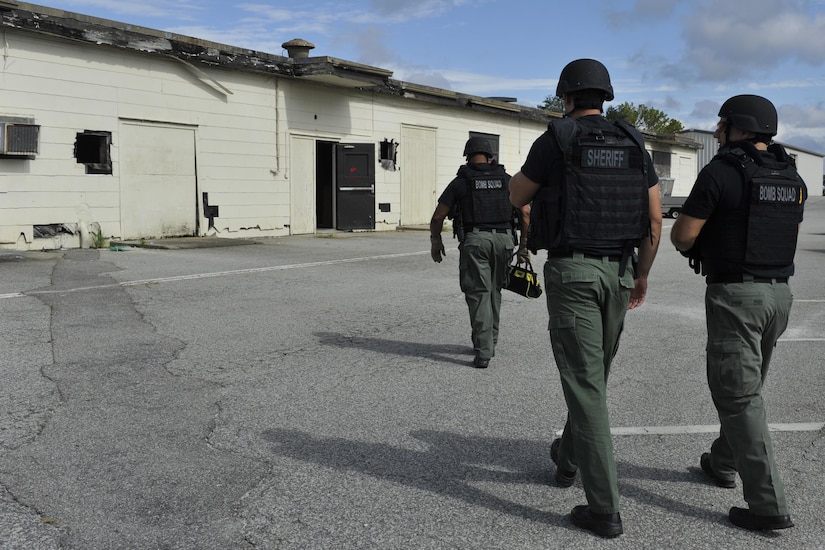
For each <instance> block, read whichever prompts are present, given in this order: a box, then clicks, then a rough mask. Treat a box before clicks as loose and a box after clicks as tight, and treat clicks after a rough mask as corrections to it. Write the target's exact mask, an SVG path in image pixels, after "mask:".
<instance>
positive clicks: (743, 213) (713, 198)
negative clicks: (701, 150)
mask: <svg viewBox="0 0 825 550" xmlns="http://www.w3.org/2000/svg"><path fill="white" fill-rule="evenodd" d="M759 156H760V161H761V162H762V163H763V164H764V165H766V166H773V165H775V164H776V163H777V162H778V161H777V158H776V156H775V155H773V154H772V153H770V152H768V151H759ZM802 196H803V200H807V198H808V193H807V189H805V188H804V187H803V195H802ZM749 204H750V196H749V195H748V193H747V186H746V185H745V177H744V175H743V174H742V172H741V169H740V168H738V167H737V166H735V165H734V164H732V163H730V162H728V161H726V160H723V159H715V160H712V161H711V162H710V163H709V164H708V165H707V166H705V167H704V168H703V169H702V170H701V171H700V172H699V176H698V177H697V178H696V183H695V184H694V186H693V189H692V190H691V192H690V195H689V196H688V198H687V199H686V200H685V203H684V204H683V205H682V212H681V213H682V214H685V215H687V216H690V217H692V218H696V219H700V220H707V221H706V222H705V225H704V226H703V227H702V231H701V233H700V238H699V241H700V243H701V244H700V248H701V250H702V254H703V256H704V257H705V261H704V265H705V269H706V271H707V272H708V273H710V274H714V275H718V274H725V273H748V274H751V275H755V276H758V277H789V276H791V275H793V272H794V266H793V264H791V265H789V266H785V267H784V268H775V267H774V268H770V269H759V268H756V267H752V266H750V267H746V266H745V265H744V258H745V246H746V243H747V231H748V225H747V215H748V212H749ZM734 219H738V220H741V223H736V224H735V227H733V228H732V227H731V220H734ZM731 231H732V232H733V234H731ZM723 242H735V243H737V245H738V246H737V247H738V248H739V249H741V252H738V253H736V254H728V255H726V254H725V253H723V251H722V250H720V244H719V243H723Z"/></svg>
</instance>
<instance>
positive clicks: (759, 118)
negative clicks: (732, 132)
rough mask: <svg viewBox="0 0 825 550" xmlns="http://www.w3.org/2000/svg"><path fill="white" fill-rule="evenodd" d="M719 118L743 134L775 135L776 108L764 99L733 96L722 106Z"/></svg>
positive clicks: (753, 96)
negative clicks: (725, 120) (724, 119)
mask: <svg viewBox="0 0 825 550" xmlns="http://www.w3.org/2000/svg"><path fill="white" fill-rule="evenodd" d="M719 116H720V117H723V118H726V119H727V120H728V122H729V123H730V125H731V126H733V127H734V128H739V129H740V130H742V131H744V132H753V133H755V134H768V135H770V136H775V135H776V126H777V116H776V107H774V106H773V103H771V102H770V101H768V100H767V99H765V98H764V97H761V96H758V95H747V94H746V95H735V96H733V97H732V98H730V99H729V100H727V101H726V102H724V103H723V104H722V108H721V109H719Z"/></svg>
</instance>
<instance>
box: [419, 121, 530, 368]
mask: <svg viewBox="0 0 825 550" xmlns="http://www.w3.org/2000/svg"><path fill="white" fill-rule="evenodd" d="M464 157H465V158H466V160H467V163H466V164H464V165H462V166H461V167H460V168H459V169H458V173H457V175H456V177H455V178H454V179H453V181H451V182H450V184H449V185H448V186H447V188H446V189H445V190H444V192H443V193H442V194H441V196H440V197H439V198H438V206H437V207H436V209H435V212H433V216H432V219H431V220H430V249H431V256H432V258H433V261H435V262H437V263H440V262H441V258H442V256H446V253H445V252H444V242H443V240H442V238H441V230H442V227H443V225H444V219H445V218H446V217H447V216H448V215H449V216H450V217H451V218H452V219H453V226H454V228H455V229H458V231H456V235H457V236H458V239H459V245H458V249H459V260H458V267H459V274H460V275H459V277H460V279H459V285H460V286H461V291H462V292H464V298H465V300H466V302H467V307H468V308H469V311H470V326H471V328H472V340H473V350H474V353H475V357H474V359H473V365H474V366H475V367H476V368H480V369H484V368H487V366H488V365H489V364H490V359H491V358H492V357H493V356H494V355H495V352H496V343H497V342H498V331H499V318H500V312H501V288H502V287H503V286H504V284H505V281H506V277H507V266H508V264H509V263H510V258H511V257H512V256H513V248H514V245H515V242H516V240H515V236H514V227H513V219H514V210H513V206H512V205H511V204H510V200H509V198H508V197H509V184H510V175H509V174H507V172H505V171H504V166H503V165H501V164H498V162H496V161H495V159H494V158H493V149H492V147H491V146H490V142H489V141H488V140H486V139H484V138H481V137H472V138H470V139H469V140H467V143H466V144H465V146H464ZM529 212H530V210H529V208H527V207H525V208H522V209H520V212H519V217H520V223H521V227H520V228H519V229H520V230H521V231H522V234H523V235H526V234H527V224H528V223H529ZM528 254H529V252H527V249H526V248H524V249H520V250H519V257H523V256H524V255H528ZM528 258H529V256H528Z"/></svg>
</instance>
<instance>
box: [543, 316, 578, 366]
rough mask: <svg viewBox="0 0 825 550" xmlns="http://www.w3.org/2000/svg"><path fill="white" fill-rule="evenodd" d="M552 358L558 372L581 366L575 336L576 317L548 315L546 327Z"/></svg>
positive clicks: (576, 336)
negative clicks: (548, 320)
mask: <svg viewBox="0 0 825 550" xmlns="http://www.w3.org/2000/svg"><path fill="white" fill-rule="evenodd" d="M548 329H549V330H550V342H551V343H552V345H553V356H554V357H555V359H556V366H557V367H558V368H559V370H571V369H574V368H576V366H577V365H581V364H582V358H581V351H580V348H579V339H578V335H577V334H576V316H575V315H574V314H572V313H566V314H563V315H550V322H549V325H548Z"/></svg>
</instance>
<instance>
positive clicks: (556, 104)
mask: <svg viewBox="0 0 825 550" xmlns="http://www.w3.org/2000/svg"><path fill="white" fill-rule="evenodd" d="M538 108H539V109H544V110H545V111H551V112H553V113H561V114H564V101H562V100H561V98H560V97H558V96H555V95H549V96H547V97H545V98H544V103H542V104H541V105H538Z"/></svg>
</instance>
